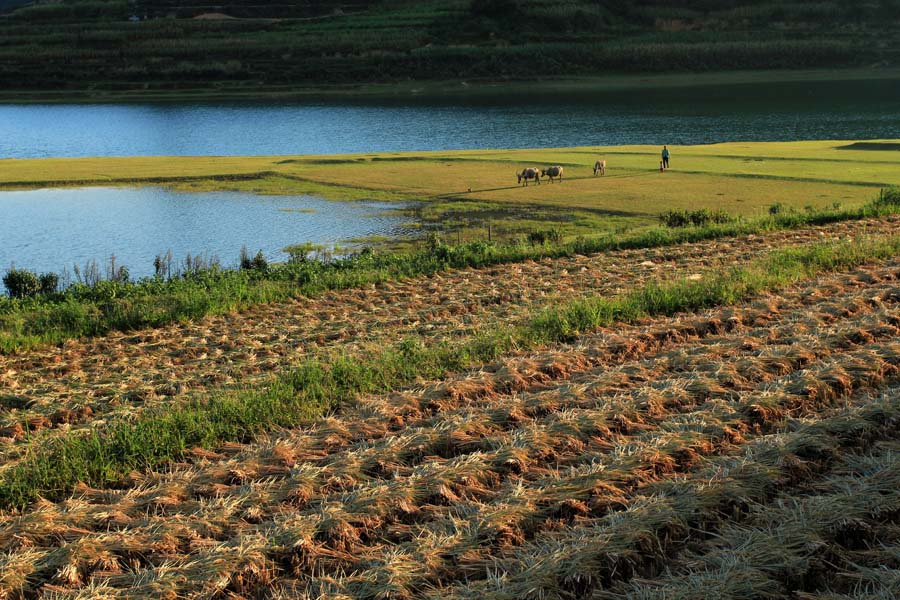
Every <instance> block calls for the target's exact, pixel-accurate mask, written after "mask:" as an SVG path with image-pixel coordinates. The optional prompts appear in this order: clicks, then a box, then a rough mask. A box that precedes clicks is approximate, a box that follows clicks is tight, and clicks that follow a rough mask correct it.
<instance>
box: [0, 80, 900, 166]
mask: <svg viewBox="0 0 900 600" xmlns="http://www.w3.org/2000/svg"><path fill="white" fill-rule="evenodd" d="M898 98H900V80H896V81H892V80H878V81H874V80H873V81H853V82H818V83H771V84H741V85H722V86H707V87H696V88H683V89H668V90H643V91H629V92H610V93H600V94H598V93H590V94H564V95H560V94H552V95H544V96H534V97H529V98H522V97H508V96H495V97H486V98H484V97H483V98H479V99H470V100H466V99H460V98H453V99H450V100H448V101H446V102H441V101H436V100H407V101H398V102H376V103H373V102H367V103H361V102H333V103H327V104H325V103H301V104H246V103H244V104H155V105H154V104H133V105H131V104H129V105H114V104H113V105H107V104H103V105H0V157H17V158H37V157H50V156H133V155H180V156H191V155H213V156H216V155H269V154H332V153H349V152H382V151H412V150H447V149H459V148H533V147H554V146H573V145H616V144H659V145H662V144H664V143H665V144H705V143H713V142H725V141H737V140H747V141H750V140H757V141H777V140H798V139H872V138H900V102H898Z"/></svg>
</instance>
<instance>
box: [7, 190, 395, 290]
mask: <svg viewBox="0 0 900 600" xmlns="http://www.w3.org/2000/svg"><path fill="white" fill-rule="evenodd" d="M401 206H402V205H398V204H386V203H369V202H332V201H327V200H323V199H320V198H316V197H313V196H256V195H253V194H248V193H238V192H212V193H180V192H175V191H172V190H168V189H164V188H158V187H141V188H102V187H96V188H61V189H42V190H33V191H13V192H0V216H2V218H0V240H3V243H2V244H0V271H3V272H5V270H6V268H7V267H9V266H10V265H11V264H12V263H15V265H16V266H17V267H20V268H27V269H30V270H34V271H38V272H56V273H59V272H61V271H62V270H63V269H67V270H68V272H69V273H70V274H71V273H72V271H73V264H78V265H79V266H81V267H83V266H84V264H85V262H86V261H90V260H96V261H97V263H98V264H99V265H100V266H101V269H103V268H105V267H106V266H107V265H108V264H109V258H110V256H112V255H115V257H116V263H117V264H119V265H125V266H126V267H127V268H128V270H129V272H130V273H131V276H132V277H133V278H137V277H142V276H145V275H152V274H153V272H154V268H153V260H154V258H155V257H156V256H157V255H164V254H165V253H166V252H167V251H168V250H171V251H172V255H173V257H174V259H173V262H175V263H179V264H180V263H183V261H184V258H185V257H186V256H187V254H188V253H190V254H192V255H197V254H200V255H201V256H204V257H205V258H212V257H214V256H217V257H218V258H219V259H220V261H221V264H222V265H223V266H226V267H227V266H235V265H237V264H238V262H239V257H240V251H241V247H242V246H246V247H247V250H248V251H249V253H250V254H251V255H254V254H256V252H257V251H258V250H262V251H263V254H265V256H266V257H267V258H268V259H269V260H276V261H278V260H285V259H287V255H286V254H285V253H284V252H282V248H284V247H285V246H288V245H291V244H297V243H303V242H307V241H309V242H312V243H315V244H324V245H329V246H331V245H333V244H335V243H340V242H344V241H346V240H351V239H354V238H361V237H366V236H380V235H384V236H397V235H402V233H403V226H402V224H403V223H404V222H406V219H404V218H403V217H400V216H397V215H396V214H392V210H394V209H396V208H400V207H401Z"/></svg>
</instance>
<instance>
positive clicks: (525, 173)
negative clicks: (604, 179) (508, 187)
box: [516, 160, 606, 185]
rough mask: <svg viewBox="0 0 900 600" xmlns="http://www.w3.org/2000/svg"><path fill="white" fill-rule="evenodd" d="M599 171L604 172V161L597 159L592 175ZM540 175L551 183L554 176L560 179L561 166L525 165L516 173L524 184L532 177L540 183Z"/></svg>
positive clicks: (561, 173) (561, 175)
mask: <svg viewBox="0 0 900 600" xmlns="http://www.w3.org/2000/svg"><path fill="white" fill-rule="evenodd" d="M597 173H600V174H601V175H605V174H606V161H605V160H598V161H597V162H595V163H594V175H596V174H597ZM541 177H549V178H550V183H553V179H554V178H558V179H559V180H560V181H562V177H563V168H562V167H561V166H559V165H556V166H553V167H547V168H546V169H536V168H534V167H526V168H525V169H522V172H521V173H516V179H518V181H519V183H523V184H524V185H528V180H530V179H534V180H535V181H536V182H537V183H538V185H540V184H541Z"/></svg>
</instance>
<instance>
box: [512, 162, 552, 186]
mask: <svg viewBox="0 0 900 600" xmlns="http://www.w3.org/2000/svg"><path fill="white" fill-rule="evenodd" d="M562 176H563V168H562V167H560V166H558V165H557V166H555V167H547V168H546V169H535V168H534V167H526V168H525V169H522V172H521V173H516V179H518V180H519V183H523V182H524V184H525V185H528V180H529V179H534V180H535V181H537V182H538V185H540V184H541V177H549V178H550V183H553V178H554V177H556V178H559V180H560V181H562Z"/></svg>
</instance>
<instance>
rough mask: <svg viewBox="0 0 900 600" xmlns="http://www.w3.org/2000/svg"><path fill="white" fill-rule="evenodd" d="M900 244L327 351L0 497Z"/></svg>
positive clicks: (33, 476)
mask: <svg viewBox="0 0 900 600" xmlns="http://www.w3.org/2000/svg"><path fill="white" fill-rule="evenodd" d="M898 254H900V236H892V237H889V238H884V239H881V240H875V241H871V240H867V241H861V242H843V243H837V244H822V245H816V246H810V247H806V248H799V249H790V250H781V251H775V252H773V253H771V254H770V255H768V256H767V257H765V258H764V259H760V260H758V261H755V262H754V263H751V264H750V265H749V266H747V267H745V268H734V269H731V270H730V271H728V272H726V273H720V274H717V275H715V276H710V277H709V278H708V279H704V280H700V281H678V282H674V283H667V284H656V283H652V284H649V285H646V286H643V287H641V288H639V289H636V290H634V291H633V292H631V293H629V294H626V295H624V296H621V297H617V298H613V299H608V298H590V299H587V300H580V301H574V302H571V303H569V304H566V305H564V306H561V307H559V308H555V309H551V310H544V311H542V312H540V313H538V314H536V315H531V316H526V317H525V318H524V320H523V324H522V325H520V326H518V327H516V328H511V329H508V330H505V331H497V332H494V333H491V334H482V335H478V336H475V337H473V338H470V339H468V340H465V341H463V342H461V343H457V344H441V345H438V346H435V347H426V346H425V345H424V344H422V343H421V342H419V341H418V340H413V339H410V340H405V341H403V342H402V343H400V344H399V345H397V346H396V347H394V348H389V349H387V350H385V351H383V352H382V353H380V354H376V355H372V356H365V357H353V356H347V355H339V356H334V355H332V356H323V357H319V358H314V359H310V360H308V361H306V362H305V363H304V364H303V365H302V366H300V367H299V368H297V369H295V370H293V371H291V372H290V373H287V374H285V375H282V376H280V377H278V378H277V379H276V380H275V381H274V382H273V383H271V384H270V385H269V386H267V387H266V388H264V389H250V390H244V391H240V392H231V393H222V394H219V395H215V396H212V397H211V398H209V399H206V400H202V399H197V398H195V399H192V400H191V401H190V402H189V403H187V404H184V405H180V406H177V407H171V406H170V407H161V408H158V409H152V410H147V411H146V412H144V413H142V414H141V415H139V416H138V417H136V418H135V419H133V420H128V421H125V420H122V421H114V422H112V423H110V424H109V425H107V426H106V427H105V428H103V429H94V430H92V431H91V433H89V434H87V435H73V436H68V437H61V438H57V439H55V440H53V441H52V442H51V443H49V444H47V445H46V446H42V447H39V448H32V449H31V450H30V452H31V454H30V455H29V456H27V457H26V458H24V459H23V460H22V461H21V462H20V463H19V464H17V465H16V466H14V467H12V468H10V469H8V470H6V471H5V472H4V474H3V478H2V481H0V507H4V508H12V507H17V508H22V507H24V506H26V505H27V504H28V503H30V502H32V501H34V500H35V499H36V498H38V497H39V496H44V497H53V498H58V497H61V496H64V495H65V494H67V493H69V492H70V491H71V490H72V489H73V487H74V486H75V484H76V483H78V482H84V483H86V484H88V485H90V486H93V487H105V486H107V487H108V486H116V485H120V484H122V482H123V480H124V478H125V476H126V475H127V474H128V473H130V472H132V471H135V470H143V469H152V468H157V467H159V466H161V465H163V464H166V463H167V462H170V461H173V460H179V459H181V458H183V457H184V456H185V453H186V452H187V451H188V450H190V449H192V448H195V447H198V446H199V447H204V448H213V447H215V446H217V445H219V444H221V443H222V442H226V441H249V440H252V439H253V438H254V436H256V435H258V434H260V433H263V432H266V431H270V430H272V429H275V428H279V427H293V426H296V425H298V424H300V423H302V422H305V421H309V420H310V419H314V418H316V417H319V416H322V415H323V414H325V413H327V412H328V411H331V410H334V409H336V408H337V407H339V406H340V405H341V404H342V403H344V402H347V401H351V400H353V399H354V398H356V397H358V395H359V394H363V393H383V392H387V391H390V390H391V389H395V388H398V387H401V386H403V385H408V384H410V383H413V382H415V381H417V380H420V379H435V378H440V377H443V376H444V375H445V374H446V373H447V372H454V371H460V370H463V369H466V368H469V367H473V366H476V365H478V364H482V363H484V362H486V361H490V360H492V359H495V358H497V357H499V356H501V355H503V354H505V353H508V352H510V351H512V350H514V349H529V348H536V347H540V346H545V345H548V344H552V343H557V342H564V341H571V340H572V339H574V338H575V337H577V336H578V335H579V334H581V333H584V332H587V331H590V330H592V329H596V328H597V327H599V326H603V325H610V324H613V323H617V322H626V323H627V322H633V321H635V320H638V319H641V318H644V317H649V316H658V315H672V314H675V313H677V312H682V311H693V310H698V309H703V308H709V307H713V306H719V305H727V304H733V303H737V302H740V301H742V300H744V299H747V298H748V297H750V296H752V295H754V294H758V293H761V292H763V291H766V290H774V289H778V288H780V287H784V286H786V285H790V284H792V283H795V282H798V281H801V280H804V279H808V278H811V277H813V276H815V275H817V274H821V273H827V272H834V271H844V270H847V269H850V268H853V267H855V266H858V265H861V264H863V263H866V262H870V261H873V260H883V259H887V258H891V257H894V256H897V255H898Z"/></svg>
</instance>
